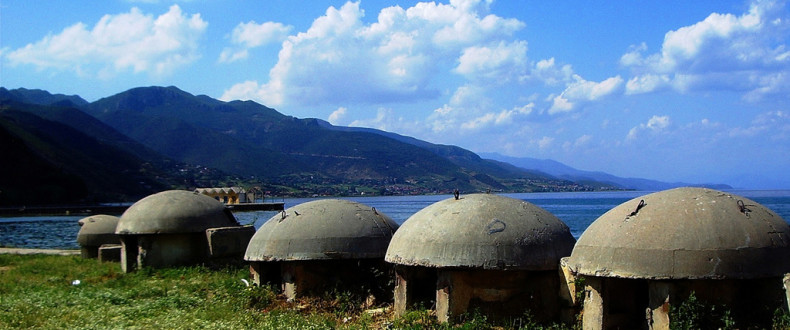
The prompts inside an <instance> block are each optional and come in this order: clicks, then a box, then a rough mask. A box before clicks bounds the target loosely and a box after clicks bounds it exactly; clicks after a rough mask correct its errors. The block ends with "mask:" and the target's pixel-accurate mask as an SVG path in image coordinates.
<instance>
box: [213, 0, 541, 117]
mask: <svg viewBox="0 0 790 330" xmlns="http://www.w3.org/2000/svg"><path fill="white" fill-rule="evenodd" d="M487 3H488V2H487V1H486V2H481V1H452V2H451V3H450V4H449V5H448V4H437V3H428V2H421V3H417V4H416V5H414V6H413V7H411V8H408V9H403V8H401V7H397V6H395V7H389V8H384V9H382V10H381V12H380V13H379V14H378V19H377V21H376V22H374V23H372V24H364V23H363V22H362V21H361V18H362V17H363V15H364V12H363V11H362V10H361V9H360V8H359V3H358V2H347V3H346V4H344V5H343V6H342V7H341V8H339V9H338V8H335V7H329V8H328V9H327V10H326V12H325V14H324V15H323V16H321V17H319V18H317V19H315V21H314V22H313V24H312V26H311V27H310V28H309V29H308V30H307V31H305V32H300V33H297V34H296V35H291V36H289V37H288V38H287V39H286V40H285V41H284V42H283V44H282V49H281V50H280V53H279V58H278V62H277V64H276V65H275V66H274V67H273V68H272V69H271V70H270V72H269V77H268V79H269V80H268V82H265V83H258V82H256V84H257V85H258V88H259V89H260V90H258V91H250V90H247V92H248V94H246V95H240V94H238V93H235V91H239V90H241V89H240V88H236V87H231V88H229V89H228V90H227V91H226V93H225V94H224V95H223V96H222V99H225V100H227V99H232V98H244V99H255V100H257V101H259V102H262V103H264V104H267V105H272V106H280V105H285V104H295V105H315V104H327V103H333V102H344V103H346V104H348V103H372V102H376V103H386V102H402V101H403V100H412V101H413V100H419V99H426V98H435V97H437V96H439V95H440V92H439V88H438V87H436V86H433V85H432V81H433V80H435V79H437V78H436V77H437V75H442V74H448V73H449V72H447V71H443V68H447V67H450V66H452V65H454V64H455V63H457V62H456V60H457V59H459V58H460V57H461V56H462V52H463V51H464V50H465V49H470V52H471V49H478V50H481V51H482V50H483V49H484V48H485V49H488V50H489V51H490V52H491V55H490V56H491V57H490V58H494V57H495V56H500V57H499V62H498V63H497V64H496V68H497V69H498V70H500V71H499V72H502V73H505V72H506V71H507V70H506V69H505V67H506V66H507V65H512V64H517V63H521V62H523V61H524V59H523V52H524V51H525V47H526V45H525V43H523V42H505V39H504V38H507V37H508V36H510V35H512V34H513V32H515V31H517V30H519V29H521V28H523V26H524V24H523V23H521V22H519V21H518V20H515V19H504V18H501V17H498V16H495V15H484V11H486V10H487V7H488V6H487ZM484 45H489V46H484ZM473 47H478V48H473ZM508 52H509V53H508ZM225 56H226V57H227V59H228V60H230V59H232V53H227V54H226V55H225ZM471 56H472V55H471V53H470V55H468V56H467V58H466V59H465V60H464V63H469V65H472V63H471V62H470V61H472V58H471ZM506 56H512V57H513V58H505V57H506ZM239 57H242V56H239ZM477 64H480V63H477ZM489 65H493V64H489ZM479 69H482V68H479V67H478V71H474V73H480V71H479ZM468 70H469V71H468V73H469V74H472V73H473V71H472V70H473V68H472V67H471V66H470V67H469V69H468ZM244 90H246V88H244ZM263 97H265V98H263Z"/></svg>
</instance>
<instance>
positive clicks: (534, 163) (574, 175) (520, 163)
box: [480, 153, 732, 191]
mask: <svg viewBox="0 0 790 330" xmlns="http://www.w3.org/2000/svg"><path fill="white" fill-rule="evenodd" d="M480 155H481V156H482V157H485V158H489V159H494V160H499V161H502V162H507V163H510V164H513V165H515V166H517V167H520V168H524V169H530V170H536V171H541V172H545V173H548V174H550V175H553V176H556V177H559V178H563V179H566V180H571V181H575V182H586V181H595V182H602V183H606V184H610V185H613V186H616V187H620V188H623V189H634V190H645V191H656V190H665V189H671V188H676V187H688V186H697V187H708V188H714V189H732V187H731V186H729V185H726V184H700V183H684V182H661V181H656V180H648V179H639V178H621V177H617V176H614V175H611V174H608V173H604V172H594V171H583V170H577V169H575V168H573V167H570V166H567V165H565V164H562V163H560V162H557V161H554V160H550V159H535V158H528V157H523V158H518V157H508V156H503V155H500V154H496V153H480Z"/></svg>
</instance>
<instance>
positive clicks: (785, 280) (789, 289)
mask: <svg viewBox="0 0 790 330" xmlns="http://www.w3.org/2000/svg"><path fill="white" fill-rule="evenodd" d="M782 287H783V288H784V289H785V303H786V304H787V310H790V274H785V275H784V277H782Z"/></svg>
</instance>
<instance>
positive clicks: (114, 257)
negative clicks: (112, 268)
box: [98, 241, 123, 262]
mask: <svg viewBox="0 0 790 330" xmlns="http://www.w3.org/2000/svg"><path fill="white" fill-rule="evenodd" d="M119 242H120V241H119ZM122 251H123V247H122V246H121V244H103V245H102V246H100V247H99V256H98V258H99V261H103V262H106V261H116V262H117V261H121V252H122Z"/></svg>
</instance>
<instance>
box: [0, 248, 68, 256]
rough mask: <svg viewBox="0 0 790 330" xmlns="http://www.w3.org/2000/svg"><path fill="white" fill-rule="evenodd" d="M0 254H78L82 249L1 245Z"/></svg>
mask: <svg viewBox="0 0 790 330" xmlns="http://www.w3.org/2000/svg"><path fill="white" fill-rule="evenodd" d="M0 254H23V255H29V254H47V255H58V256H78V255H80V250H59V249H25V248H5V247H0Z"/></svg>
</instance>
